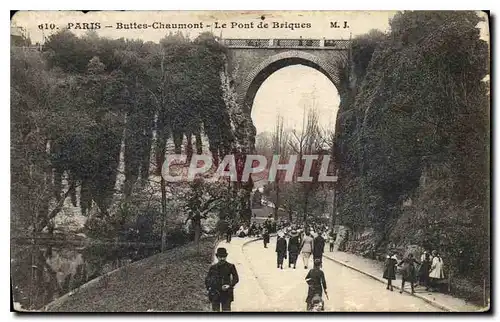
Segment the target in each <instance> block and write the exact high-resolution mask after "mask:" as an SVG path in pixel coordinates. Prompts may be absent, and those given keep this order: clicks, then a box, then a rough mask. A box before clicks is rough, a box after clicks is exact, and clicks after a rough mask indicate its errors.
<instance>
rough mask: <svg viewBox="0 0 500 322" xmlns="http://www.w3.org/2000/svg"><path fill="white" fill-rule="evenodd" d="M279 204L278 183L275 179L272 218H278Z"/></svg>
mask: <svg viewBox="0 0 500 322" xmlns="http://www.w3.org/2000/svg"><path fill="white" fill-rule="evenodd" d="M279 204H280V185H279V184H278V181H276V203H275V204H274V220H278V209H279Z"/></svg>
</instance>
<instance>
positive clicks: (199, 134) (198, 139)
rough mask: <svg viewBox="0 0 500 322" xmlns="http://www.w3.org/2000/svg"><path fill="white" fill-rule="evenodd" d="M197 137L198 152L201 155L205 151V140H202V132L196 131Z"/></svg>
mask: <svg viewBox="0 0 500 322" xmlns="http://www.w3.org/2000/svg"><path fill="white" fill-rule="evenodd" d="M195 138H196V154H200V155H201V154H202V153H203V142H202V141H201V132H196V133H195Z"/></svg>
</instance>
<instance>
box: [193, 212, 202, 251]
mask: <svg viewBox="0 0 500 322" xmlns="http://www.w3.org/2000/svg"><path fill="white" fill-rule="evenodd" d="M193 228H194V242H195V243H196V251H197V253H198V254H199V253H200V238H201V218H200V216H199V215H197V216H195V217H193Z"/></svg>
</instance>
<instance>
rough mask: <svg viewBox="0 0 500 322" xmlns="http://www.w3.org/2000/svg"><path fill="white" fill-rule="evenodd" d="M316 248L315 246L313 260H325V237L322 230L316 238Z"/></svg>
mask: <svg viewBox="0 0 500 322" xmlns="http://www.w3.org/2000/svg"><path fill="white" fill-rule="evenodd" d="M313 245H314V248H313V260H316V259H319V260H320V261H322V260H323V252H324V251H325V239H324V238H323V236H322V234H321V232H319V233H318V236H316V238H314V243H313Z"/></svg>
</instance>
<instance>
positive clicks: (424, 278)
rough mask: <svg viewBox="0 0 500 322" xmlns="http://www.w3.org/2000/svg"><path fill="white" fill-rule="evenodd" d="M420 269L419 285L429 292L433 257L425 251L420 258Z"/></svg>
mask: <svg viewBox="0 0 500 322" xmlns="http://www.w3.org/2000/svg"><path fill="white" fill-rule="evenodd" d="M420 262H421V264H420V268H419V270H418V275H419V284H420V285H422V286H425V290H426V291H428V290H429V271H430V269H431V255H430V254H429V252H427V251H425V252H424V254H423V255H422V257H421V258H420Z"/></svg>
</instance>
